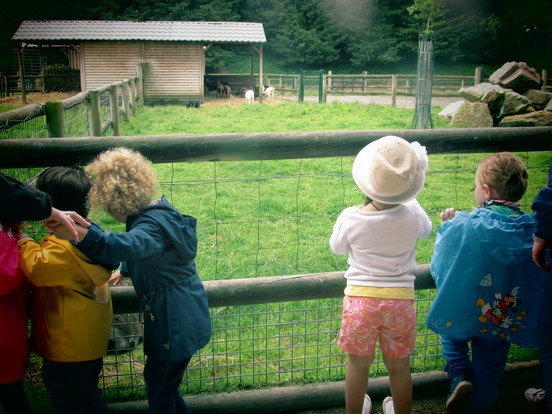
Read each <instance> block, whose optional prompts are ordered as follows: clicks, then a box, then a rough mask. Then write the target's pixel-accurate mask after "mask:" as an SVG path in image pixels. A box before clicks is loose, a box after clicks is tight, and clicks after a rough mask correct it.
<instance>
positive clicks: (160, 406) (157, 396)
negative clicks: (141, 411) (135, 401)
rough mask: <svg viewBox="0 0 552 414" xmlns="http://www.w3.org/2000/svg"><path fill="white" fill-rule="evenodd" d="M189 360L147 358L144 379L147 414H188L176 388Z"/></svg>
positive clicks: (187, 409)
mask: <svg viewBox="0 0 552 414" xmlns="http://www.w3.org/2000/svg"><path fill="white" fill-rule="evenodd" d="M190 360H191V358H187V359H184V360H174V361H173V360H169V359H168V358H157V357H152V356H148V357H147V359H146V366H145V367H144V379H145V380H146V385H147V387H148V390H147V392H148V412H150V413H179V414H180V413H182V414H189V412H190V410H189V408H188V406H187V405H186V402H185V401H184V399H183V398H182V396H181V395H180V392H179V391H178V387H179V386H180V384H181V382H182V378H183V376H184V372H185V371H186V368H187V366H188V363H189V362H190Z"/></svg>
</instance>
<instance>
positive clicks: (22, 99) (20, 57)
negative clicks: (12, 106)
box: [17, 46, 27, 104]
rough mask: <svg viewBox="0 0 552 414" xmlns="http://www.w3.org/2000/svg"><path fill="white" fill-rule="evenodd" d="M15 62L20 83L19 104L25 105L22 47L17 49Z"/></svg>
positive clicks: (25, 92)
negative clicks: (17, 65)
mask: <svg viewBox="0 0 552 414" xmlns="http://www.w3.org/2000/svg"><path fill="white" fill-rule="evenodd" d="M17 62H18V63H19V81H20V82H21V102H23V104H27V89H26V88H25V64H24V62H23V47H22V46H20V47H18V48H17Z"/></svg>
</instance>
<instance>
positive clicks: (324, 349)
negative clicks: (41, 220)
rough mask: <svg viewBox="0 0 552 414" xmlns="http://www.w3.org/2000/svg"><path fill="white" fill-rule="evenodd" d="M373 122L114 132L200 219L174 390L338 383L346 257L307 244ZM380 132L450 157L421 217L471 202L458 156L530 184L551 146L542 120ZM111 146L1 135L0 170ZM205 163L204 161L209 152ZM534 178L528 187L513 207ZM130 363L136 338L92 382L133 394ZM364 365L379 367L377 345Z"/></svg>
mask: <svg viewBox="0 0 552 414" xmlns="http://www.w3.org/2000/svg"><path fill="white" fill-rule="evenodd" d="M382 132H383V131H342V132H317V133H316V134H313V135H312V136H311V135H309V134H304V133H301V134H293V133H270V134H263V136H262V137H259V136H258V134H251V135H249V134H238V135H237V136H236V134H220V135H209V136H186V135H184V136H172V135H171V136H162V137H125V141H124V145H126V146H128V147H130V148H134V149H137V150H139V151H141V152H142V153H143V154H144V155H145V156H147V157H148V158H150V159H151V160H152V161H153V162H154V163H155V164H156V168H157V169H158V171H159V174H160V177H161V178H162V180H161V185H162V191H163V192H164V193H165V194H167V196H168V197H169V198H170V199H171V201H172V202H173V203H175V205H176V206H177V207H178V208H180V209H181V210H182V211H185V212H186V213H188V214H192V215H194V216H196V217H198V218H199V227H198V239H199V242H200V248H199V255H198V258H197V264H198V269H199V271H200V274H201V276H202V277H203V278H204V280H205V284H206V288H207V290H208V294H209V300H210V306H211V309H212V316H213V328H214V334H213V339H212V341H211V342H210V343H209V344H208V345H207V346H206V347H205V348H204V349H203V350H201V352H199V353H198V355H197V356H196V357H194V359H193V361H192V363H191V364H190V367H189V370H188V372H187V375H186V378H185V381H184V382H183V384H182V391H183V392H184V393H185V394H201V393H212V392H224V393H226V392H232V391H237V390H248V389H262V388H265V389H266V388H270V387H273V386H280V387H281V386H289V385H293V384H309V383H321V382H331V381H342V380H343V378H344V375H345V365H346V358H345V355H344V354H343V353H342V352H341V351H340V350H339V349H338V348H337V347H336V345H335V339H336V335H337V331H338V329H339V325H340V308H341V305H340V303H341V299H340V297H341V294H342V289H343V283H344V280H343V278H342V272H335V269H336V268H337V269H338V268H341V269H344V268H345V267H346V263H345V262H344V261H343V260H341V261H339V260H338V259H335V262H334V261H333V259H330V260H331V261H330V262H329V263H328V259H324V260H321V258H320V254H321V253H320V252H321V251H327V249H328V245H327V238H328V237H329V233H328V232H329V231H330V230H329V229H331V226H332V224H333V221H334V220H335V217H336V215H337V213H338V212H339V211H340V209H341V208H342V207H343V206H345V205H350V204H354V203H355V200H358V198H357V197H358V192H357V191H355V186H354V183H353V182H352V179H351V177H350V164H351V163H352V159H353V157H354V154H356V153H357V152H358V150H360V148H362V147H363V146H364V145H365V144H366V143H367V142H369V141H371V140H374V139H377V138H379V137H380V136H381V134H382ZM385 134H394V135H400V136H403V137H405V138H406V139H408V140H417V141H419V142H420V143H421V144H422V145H425V146H426V147H427V149H428V152H429V154H431V156H433V154H449V155H443V157H446V158H447V159H446V165H447V167H446V168H444V169H442V170H439V171H430V172H429V173H428V180H427V184H426V193H427V192H428V191H429V189H433V188H435V187H439V186H443V185H444V183H446V185H447V186H448V187H447V188H449V190H448V193H447V194H448V196H447V198H446V199H445V200H437V199H433V198H427V199H424V200H423V201H422V200H421V201H422V204H423V205H424V206H427V208H428V209H429V210H430V211H431V212H432V215H435V214H434V213H435V212H437V211H439V209H441V208H442V207H443V204H444V203H445V205H446V206H448V203H449V202H451V200H452V199H454V202H455V205H456V206H458V208H464V209H466V208H469V207H470V206H471V205H472V203H473V202H472V197H473V196H472V193H471V187H470V188H468V186H459V185H458V182H459V181H460V178H462V177H465V176H466V175H467V176H469V177H473V173H474V171H475V165H476V161H475V159H477V158H479V157H473V158H472V159H470V158H469V157H466V155H463V154H466V153H471V152H473V153H480V152H496V151H502V150H510V151H522V152H526V155H525V156H524V159H525V161H526V162H527V163H528V165H529V167H530V168H531V176H532V177H533V176H537V177H540V181H538V182H539V183H540V185H543V184H544V182H545V180H546V169H547V165H546V163H545V162H542V159H544V158H547V157H550V152H547V153H543V155H542V156H540V157H539V154H538V153H533V152H532V151H545V150H548V149H549V148H550V141H551V136H552V128H549V127H543V128H500V129H499V128H491V129H481V130H461V129H459V130H455V129H447V130H431V131H412V130H409V131H385ZM520 136H522V137H523V139H519V137H520ZM313 142H315V143H316V144H315V145H314V144H313ZM115 144H120V142H117V143H115V142H114V141H113V139H112V138H95V139H94V140H83V139H81V138H55V139H49V138H44V139H24V140H23V139H22V140H2V141H0V167H2V168H5V167H9V168H13V169H15V170H16V171H19V170H20V167H23V166H29V165H31V166H37V167H43V166H50V165H59V164H66V165H71V164H74V163H85V162H87V160H89V159H91V158H92V157H94V156H95V155H96V154H98V153H100V152H101V151H103V150H105V149H107V148H110V147H112V146H113V145H115ZM213 159H215V160H217V161H208V160H213ZM236 160H238V161H236ZM240 160H241V161H240ZM317 161H318V162H317ZM2 171H5V170H2ZM12 171H13V170H12ZM470 184H471V183H470ZM540 185H536V186H535V187H532V188H531V190H530V191H529V192H528V194H527V197H526V198H525V199H524V201H523V208H524V209H525V210H529V208H530V203H531V199H532V197H534V195H535V194H536V191H538V188H539V187H540ZM327 188H332V189H333V190H332V192H331V193H329V192H328V191H326V190H324V189H327ZM275 194H278V197H284V198H283V199H278V200H277V201H278V203H279V204H282V205H280V206H275V205H274V204H275V200H274V195H275ZM422 196H424V193H422ZM277 207H278V208H281V209H282V211H280V210H277ZM282 213H283V214H282ZM244 215H245V216H246V218H244ZM100 222H101V223H102V225H103V226H104V227H106V228H108V229H111V230H113V231H122V230H123V229H122V227H121V226H120V225H116V224H115V223H114V222H113V221H110V220H107V219H106V218H101V221H100ZM38 228H40V226H38ZM247 233H253V234H254V235H255V236H254V237H253V243H251V242H250V241H249V240H248V239H245V238H243V235H244V234H247ZM35 235H36V236H37V237H38V238H40V234H39V233H36V234H35ZM268 262H270V263H271V266H270V267H268V265H269V263H268ZM328 270H330V271H328ZM316 272H319V273H316ZM305 273H307V275H305ZM309 273H310V274H309ZM418 273H419V275H420V278H419V279H418V281H417V283H418V290H417V299H416V307H417V310H418V336H417V349H416V353H415V354H414V355H413V357H412V358H413V363H412V365H413V370H414V371H415V372H425V371H432V370H440V369H441V367H442V360H441V357H440V345H439V340H438V337H437V336H436V335H434V334H432V333H431V332H428V330H427V328H426V327H425V324H424V323H423V320H424V315H425V312H427V308H428V306H429V304H430V303H431V300H432V299H433V297H434V294H435V291H434V289H432V285H431V280H430V279H429V278H428V274H427V265H425V266H424V265H420V267H418ZM278 275H286V276H278ZM112 292H113V303H114V310H115V312H116V313H128V312H130V313H133V312H136V311H137V309H138V308H137V299H136V297H135V295H134V294H133V291H132V289H131V288H113V290H112ZM537 357H538V355H537V353H536V351H535V350H526V349H522V348H517V347H514V348H512V352H511V356H510V361H519V360H522V361H526V360H532V359H536V358H537ZM143 364H144V356H143V352H142V350H141V348H140V347H138V348H137V349H134V350H132V351H130V352H119V353H116V354H113V355H110V356H108V357H106V359H105V367H104V373H103V376H102V385H103V387H104V391H105V395H106V397H107V399H108V401H110V402H115V401H121V400H123V399H143V398H144V395H145V386H144V383H143V377H142V370H143ZM39 367H40V359H39V358H36V357H33V358H32V360H31V364H30V369H29V376H28V378H27V382H26V384H27V387H28V389H29V394H30V395H31V399H32V402H33V405H34V406H37V407H38V406H44V405H47V403H46V396H45V394H44V389H43V387H42V386H41V383H40V375H39ZM372 375H373V376H382V375H386V371H385V368H384V366H383V363H382V360H381V356H380V355H377V359H376V362H375V364H374V367H373V370H372Z"/></svg>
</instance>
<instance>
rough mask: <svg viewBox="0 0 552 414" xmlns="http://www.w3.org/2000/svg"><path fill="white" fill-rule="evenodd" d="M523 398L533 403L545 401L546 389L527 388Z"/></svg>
mask: <svg viewBox="0 0 552 414" xmlns="http://www.w3.org/2000/svg"><path fill="white" fill-rule="evenodd" d="M525 398H527V401H529V402H532V403H534V404H538V403H542V402H544V401H546V391H544V390H543V389H541V388H528V389H526V390H525Z"/></svg>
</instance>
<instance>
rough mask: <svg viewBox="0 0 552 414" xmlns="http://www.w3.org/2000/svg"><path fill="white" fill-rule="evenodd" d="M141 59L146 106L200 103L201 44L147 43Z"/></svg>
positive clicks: (201, 82)
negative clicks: (165, 102)
mask: <svg viewBox="0 0 552 414" xmlns="http://www.w3.org/2000/svg"><path fill="white" fill-rule="evenodd" d="M144 60H145V62H146V66H145V70H144V85H145V88H144V89H145V102H146V103H154V102H164V101H167V102H170V101H183V102H187V101H188V102H189V101H202V100H203V99H202V98H203V73H202V72H201V68H202V67H203V62H202V61H203V50H202V46H201V45H200V44H196V43H181V42H178V43H176V42H146V43H145V59H144Z"/></svg>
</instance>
